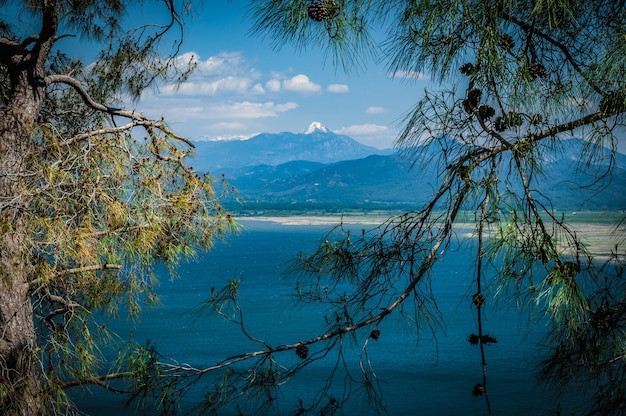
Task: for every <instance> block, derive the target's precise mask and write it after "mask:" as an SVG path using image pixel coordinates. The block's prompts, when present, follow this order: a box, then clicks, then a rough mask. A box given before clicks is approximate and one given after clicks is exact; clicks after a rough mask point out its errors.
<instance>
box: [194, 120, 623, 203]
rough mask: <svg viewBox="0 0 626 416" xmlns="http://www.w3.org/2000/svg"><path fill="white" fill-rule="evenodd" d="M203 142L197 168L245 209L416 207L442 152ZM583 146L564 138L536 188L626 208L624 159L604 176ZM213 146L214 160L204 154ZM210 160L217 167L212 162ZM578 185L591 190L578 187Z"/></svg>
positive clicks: (267, 141)
mask: <svg viewBox="0 0 626 416" xmlns="http://www.w3.org/2000/svg"><path fill="white" fill-rule="evenodd" d="M204 144H206V143H203V145H204ZM203 145H200V146H198V150H197V151H198V154H199V156H198V161H202V163H200V165H196V166H197V168H198V169H200V170H207V169H206V168H205V169H203V166H204V167H206V166H207V165H210V164H211V163H213V166H214V168H213V169H216V168H215V166H216V165H219V166H217V169H218V171H215V170H213V173H219V174H221V173H225V174H226V177H227V179H228V180H229V182H230V183H231V184H232V185H234V186H235V187H236V188H237V189H238V191H239V193H240V196H241V198H242V200H243V201H244V204H243V205H242V206H241V207H239V208H243V209H245V208H250V209H257V208H260V207H264V208H268V207H270V208H271V207H275V208H289V207H296V206H297V207H298V208H303V207H305V208H306V207H307V206H310V207H315V208H319V207H337V208H359V207H366V208H381V209H382V208H396V207H406V206H410V207H414V208H417V207H420V206H421V205H422V204H423V203H424V202H426V201H427V200H429V199H430V197H431V196H432V195H433V193H434V191H435V186H436V183H437V169H436V166H435V165H434V164H424V163H423V162H424V161H425V160H426V159H428V155H429V154H432V152H436V151H438V150H437V149H434V148H433V149H422V150H424V151H422V152H418V153H417V154H419V155H421V157H418V158H417V160H416V159H411V163H410V162H409V159H407V158H405V157H400V156H398V155H396V154H395V153H393V154H390V153H391V152H390V151H380V150H378V149H374V148H368V147H366V146H362V145H360V144H359V143H358V142H356V141H354V140H353V139H351V138H349V137H347V136H340V135H336V134H334V133H332V132H328V131H322V130H316V131H314V132H312V133H311V132H309V133H308V134H304V133H301V134H295V133H281V134H277V135H269V134H268V135H265V134H264V135H258V136H256V137H255V138H253V139H250V140H248V141H239V142H211V143H210V145H209V146H206V147H205V146H203ZM585 145H586V143H585V142H584V141H583V140H577V139H571V140H567V141H565V142H564V145H563V147H562V149H561V151H560V152H558V155H559V157H558V158H554V159H551V160H544V161H543V162H544V163H543V173H542V175H541V177H537V179H538V181H537V189H538V190H539V191H540V192H541V193H542V194H543V195H545V197H547V198H549V199H551V200H552V202H553V204H554V208H556V209H561V210H580V209H625V208H626V155H623V154H616V157H615V159H614V161H613V162H614V163H615V166H614V170H613V173H612V175H610V176H603V175H605V173H606V172H607V164H608V163H609V159H608V158H606V157H603V155H604V156H607V155H608V150H607V149H599V152H598V153H597V154H598V158H597V159H595V160H580V157H579V155H580V154H582V152H581V149H582V146H585ZM209 149H210V151H211V152H212V154H211V157H208V155H204V154H202V153H203V152H205V151H207V150H209ZM211 158H212V159H213V160H214V161H218V162H219V163H216V162H210V160H209V159H211ZM218 159H219V160H218ZM235 160H236V161H235ZM229 161H232V162H229ZM257 162H258V163H257ZM229 163H232V164H230V165H229ZM504 165H506V163H505V164H504ZM587 165H588V167H587V169H586V172H587V173H583V172H582V169H580V168H581V167H582V166H587ZM581 184H584V185H587V186H586V187H585V188H583V189H580V187H579V185H581ZM501 185H502V186H510V187H512V188H513V189H516V190H519V185H517V184H514V183H511V184H504V183H502V184H501ZM236 208H237V207H233V208H232V209H236Z"/></svg>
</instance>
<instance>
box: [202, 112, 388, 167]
mask: <svg viewBox="0 0 626 416" xmlns="http://www.w3.org/2000/svg"><path fill="white" fill-rule="evenodd" d="M194 144H195V145H196V149H195V156H194V159H193V160H192V162H191V163H192V165H193V166H194V167H195V168H196V169H198V170H200V171H210V172H213V173H221V171H222V170H224V169H230V170H232V169H238V168H241V167H249V166H257V165H269V166H276V165H280V164H283V163H287V162H291V161H294V160H307V161H310V162H318V163H334V162H338V161H342V160H351V159H360V158H363V157H366V156H369V155H373V154H391V153H393V151H392V150H380V149H376V148H374V147H370V146H365V145H363V144H361V143H359V142H357V141H356V140H354V139H352V138H350V137H348V136H344V135H340V134H335V133H333V132H332V131H330V130H328V129H326V128H325V127H323V126H322V125H321V124H319V123H313V124H312V126H310V127H309V129H308V130H307V131H306V132H305V133H290V132H282V133H275V134H274V133H262V134H258V135H256V136H254V137H252V138H250V139H248V140H233V141H197V142H194ZM217 171H219V172H217Z"/></svg>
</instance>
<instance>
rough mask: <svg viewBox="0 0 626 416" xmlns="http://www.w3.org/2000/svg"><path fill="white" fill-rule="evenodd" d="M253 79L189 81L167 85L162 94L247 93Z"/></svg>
mask: <svg viewBox="0 0 626 416" xmlns="http://www.w3.org/2000/svg"><path fill="white" fill-rule="evenodd" d="M251 83H252V80H251V79H249V78H237V77H232V76H228V77H225V78H221V79H217V80H215V81H211V82H206V81H195V80H193V81H188V82H184V83H182V84H180V85H167V86H165V87H164V88H163V89H161V91H160V92H161V94H162V95H189V96H195V95H208V96H215V95H225V94H233V93H234V94H245V93H246V92H247V91H248V89H249V87H250V84H251Z"/></svg>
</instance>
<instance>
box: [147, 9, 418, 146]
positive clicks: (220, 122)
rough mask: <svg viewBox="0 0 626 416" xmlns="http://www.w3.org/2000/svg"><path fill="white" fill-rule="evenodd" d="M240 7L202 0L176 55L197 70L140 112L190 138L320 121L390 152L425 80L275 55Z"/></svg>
mask: <svg viewBox="0 0 626 416" xmlns="http://www.w3.org/2000/svg"><path fill="white" fill-rule="evenodd" d="M246 7H247V2H246V1H243V0H239V1H237V0H233V1H226V0H211V1H210V2H205V5H204V7H203V9H202V10H200V11H199V13H198V14H197V15H196V16H194V17H193V19H191V20H188V27H187V30H186V32H185V35H184V36H185V37H184V41H183V48H182V51H181V52H182V55H181V59H184V60H188V59H194V60H195V61H196V62H197V65H198V67H197V70H196V71H195V73H194V74H193V75H192V76H191V78H190V79H189V80H188V81H187V82H186V83H184V84H183V85H182V86H180V88H178V89H176V88H174V87H173V86H171V85H170V86H168V85H165V86H162V87H161V88H159V91H150V92H148V93H146V94H144V96H143V97H142V99H141V101H140V103H139V104H138V109H139V110H141V111H143V112H144V114H146V115H147V116H151V117H161V116H163V117H165V119H166V120H168V121H169V123H170V125H171V126H172V127H173V128H174V130H175V131H176V132H177V133H179V134H182V135H184V136H186V137H188V138H190V139H192V140H216V139H232V138H249V137H251V136H253V135H255V134H258V133H279V132H283V131H290V132H295V133H297V132H304V131H305V130H306V129H307V127H308V126H309V124H311V123H312V122H313V121H318V122H320V123H322V124H323V125H324V126H325V127H326V128H328V129H330V130H332V131H333V132H335V133H339V134H345V135H348V136H350V137H352V138H353V139H355V140H357V141H359V142H361V143H363V144H366V145H369V146H373V147H377V148H389V147H392V145H393V142H394V139H395V138H396V136H397V134H398V133H399V130H400V128H401V125H402V118H403V117H404V116H405V115H406V114H407V113H408V112H409V111H410V110H411V108H412V106H413V105H415V103H416V102H417V100H418V99H419V97H420V96H421V95H422V94H423V91H424V88H425V87H426V86H427V85H428V84H429V79H428V76H427V75H423V74H420V75H418V76H413V77H402V76H395V77H391V76H390V75H389V73H388V70H387V68H386V67H385V66H384V64H379V63H378V64H377V63H376V62H370V64H369V65H368V66H367V67H366V68H364V69H363V70H361V71H358V72H354V71H353V72H350V73H346V72H344V71H343V70H342V69H336V68H335V67H334V66H333V64H332V62H330V61H328V60H325V59H324V54H323V53H322V52H321V51H320V50H318V49H315V48H310V49H308V50H304V51H296V50H295V49H294V47H293V46H292V45H285V46H284V47H282V48H281V49H280V50H279V51H276V50H275V49H273V48H272V45H271V41H270V39H262V38H261V36H260V35H252V34H250V29H251V27H252V22H251V20H249V19H248V18H247V17H246V12H247V9H246ZM325 61H327V62H325Z"/></svg>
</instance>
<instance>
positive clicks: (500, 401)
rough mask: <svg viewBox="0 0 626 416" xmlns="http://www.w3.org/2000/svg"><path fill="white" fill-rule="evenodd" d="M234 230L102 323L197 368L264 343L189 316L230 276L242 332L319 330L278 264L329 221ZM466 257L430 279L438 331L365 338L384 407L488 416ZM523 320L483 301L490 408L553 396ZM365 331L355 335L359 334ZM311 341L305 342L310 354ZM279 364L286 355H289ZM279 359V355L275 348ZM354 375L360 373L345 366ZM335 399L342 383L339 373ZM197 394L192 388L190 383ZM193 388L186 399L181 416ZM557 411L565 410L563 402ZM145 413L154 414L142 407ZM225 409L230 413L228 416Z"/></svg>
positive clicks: (300, 385)
mask: <svg viewBox="0 0 626 416" xmlns="http://www.w3.org/2000/svg"><path fill="white" fill-rule="evenodd" d="M244 225H245V229H244V231H243V233H242V234H240V235H238V236H234V237H230V238H228V240H227V242H225V243H224V244H221V243H220V244H218V245H217V246H216V247H215V249H213V250H212V251H211V252H209V253H207V254H205V255H203V256H201V257H200V258H199V259H197V261H194V262H190V263H186V264H184V265H183V266H182V267H181V269H180V272H179V274H180V276H179V278H178V279H177V280H175V281H173V282H172V281H170V280H169V279H168V278H167V277H166V276H163V277H162V282H161V285H160V287H159V289H158V293H159V294H160V299H161V302H160V304H159V305H158V306H154V307H145V308H144V310H143V313H142V317H141V319H140V321H138V322H137V323H135V324H131V323H129V322H126V321H111V322H107V326H108V327H110V328H114V329H116V330H117V331H118V332H119V333H120V335H121V336H127V335H128V334H129V333H131V332H132V334H133V338H134V339H135V340H137V341H138V342H142V340H145V339H149V340H151V343H152V344H153V345H156V346H157V347H158V350H159V351H160V352H161V353H162V354H163V355H165V356H169V357H173V358H175V359H176V360H178V361H179V362H181V363H189V364H192V365H194V366H197V367H204V366H210V365H212V364H214V363H215V362H217V361H218V360H220V359H222V358H225V357H228V356H231V355H234V354H238V353H243V352H247V351H251V350H259V349H262V348H261V347H260V346H259V345H258V344H253V343H251V342H250V341H249V340H246V339H245V338H244V337H243V336H242V334H241V332H240V331H239V330H238V328H237V327H236V326H235V325H232V324H229V323H228V322H226V321H224V320H223V319H221V318H219V317H217V316H215V315H211V316H203V315H198V313H197V312H198V310H199V307H200V305H202V303H203V302H204V300H205V299H207V298H208V297H209V294H210V290H211V288H212V287H216V288H219V287H222V286H223V285H224V284H225V283H226V282H227V281H228V280H230V279H233V278H240V279H242V285H241V287H240V290H241V292H240V299H239V300H240V303H241V306H242V308H243V310H244V314H245V315H244V316H245V319H246V325H247V328H248V331H249V332H250V333H251V335H253V336H255V337H257V338H261V339H263V340H266V341H268V342H269V343H270V344H272V345H279V344H290V343H294V342H297V341H300V340H306V339H309V338H312V337H314V336H316V335H319V334H320V332H319V331H320V329H321V328H322V326H323V322H324V321H323V314H324V310H322V309H320V308H318V307H310V306H307V307H300V306H298V307H295V306H294V305H295V304H294V300H293V298H292V297H291V295H292V294H293V293H294V291H293V287H294V283H295V280H296V279H295V278H294V277H290V276H288V275H285V270H286V267H287V266H288V265H289V263H290V261H292V260H293V259H294V257H295V256H296V254H297V253H298V252H299V251H301V250H302V251H307V250H310V249H312V248H313V247H314V246H315V244H316V243H318V242H319V241H320V239H322V238H323V235H324V233H325V232H326V231H328V229H329V226H293V225H280V224H275V223H269V222H260V221H247V222H244ZM472 272H473V269H472V263H471V258H470V257H469V256H468V255H467V253H466V252H464V251H462V250H459V251H457V252H455V251H453V250H452V251H450V252H448V253H447V254H446V260H445V261H444V262H442V263H441V264H439V265H437V267H436V269H435V271H434V275H433V291H434V293H435V295H436V296H437V300H438V305H439V308H440V310H441V312H442V314H443V318H444V320H445V328H443V329H440V330H438V331H437V333H436V334H435V335H434V336H433V334H432V333H431V332H430V331H429V330H427V329H426V330H421V331H419V332H416V330H415V328H414V327H413V326H411V325H410V324H407V323H406V321H404V320H403V319H402V318H400V317H398V316H397V315H392V316H390V317H388V318H387V320H386V322H384V323H383V325H382V326H381V328H380V329H381V336H380V339H379V340H378V341H376V342H374V341H372V340H370V342H369V346H368V352H369V355H370V359H371V361H372V364H373V367H374V370H375V372H376V374H377V376H378V377H379V379H381V380H383V381H384V384H383V389H384V391H383V394H384V403H385V404H386V406H387V410H388V413H389V414H390V415H417V414H422V415H486V414H487V409H486V405H485V400H484V398H476V397H473V396H472V388H473V386H474V385H475V384H476V383H480V382H481V381H482V368H481V365H480V361H481V358H480V351H479V348H478V347H476V346H472V345H470V344H469V342H468V341H467V337H468V335H469V334H471V333H473V332H474V333H476V332H477V329H476V321H475V317H474V313H473V310H472V308H471V307H470V304H471V294H472V293H474V290H472V287H471V286H470V287H468V285H471V276H472ZM526 324H527V320H526V316H525V315H524V314H521V313H519V312H517V311H516V310H514V309H513V308H503V309H502V310H491V309H487V310H486V314H485V320H484V325H485V330H484V331H485V332H487V333H489V334H490V335H493V336H495V337H496V338H497V339H498V343H497V344H494V345H490V346H488V348H487V357H486V359H487V363H488V366H487V371H488V386H489V393H490V395H489V398H490V402H491V408H492V414H494V415H543V414H546V415H547V414H555V413H554V410H555V409H556V403H555V401H554V400H553V399H554V397H553V394H552V393H551V392H549V391H544V390H542V389H541V388H539V387H537V385H538V384H537V380H536V378H535V376H534V372H535V365H536V363H537V362H538V360H539V359H541V358H542V357H544V356H545V355H546V353H547V351H546V350H545V349H543V348H542V347H541V345H540V343H541V338H542V335H543V334H544V333H545V328H543V327H542V326H541V325H538V326H537V327H535V328H534V330H533V331H531V332H530V333H528V331H527V328H526V327H527V325H526ZM366 337H367V334H360V335H359V341H361V343H362V341H364V340H365V339H366ZM360 345H361V344H360V343H358V342H357V343H355V344H353V346H352V347H351V348H347V349H346V351H347V354H346V356H347V358H348V360H349V361H350V362H351V363H353V364H354V365H356V364H357V363H358V359H359V354H360ZM314 348H315V347H311V349H312V350H313V349H314ZM286 354H289V356H288V357H286V361H287V362H293V361H294V357H293V355H294V353H293V351H291V352H287V353H286ZM278 358H279V359H280V356H278ZM334 364H335V360H334V359H333V358H330V359H327V360H326V361H324V362H317V363H316V364H315V365H314V366H312V367H311V368H309V369H305V370H304V372H303V373H301V374H300V375H298V376H297V377H295V378H294V379H293V380H292V381H291V382H290V383H288V384H287V385H286V386H285V389H284V391H283V392H282V393H281V395H280V396H279V397H280V410H282V411H284V413H285V414H293V410H294V406H295V404H296V403H297V399H298V398H301V397H302V398H307V397H308V398H311V397H313V395H314V394H315V393H316V392H317V391H318V388H319V387H320V386H321V385H322V383H324V382H325V381H326V379H327V377H328V375H329V374H330V371H331V370H332V368H333V366H334ZM354 374H355V375H358V374H359V373H358V371H357V372H355V373H354ZM335 387H336V388H337V389H338V390H337V391H338V393H337V394H338V395H341V393H340V392H341V388H342V387H343V379H342V378H340V379H339V380H337V383H336V386H335ZM193 393H196V394H198V395H200V394H201V391H197V392H196V391H194V392H193ZM74 395H75V396H74V397H75V398H76V403H77V404H78V405H79V406H80V410H81V411H82V412H84V413H87V414H91V415H94V416H96V415H133V414H136V413H137V412H136V411H135V410H134V409H133V408H130V409H127V408H125V407H124V406H123V398H120V397H119V396H116V395H114V394H112V393H107V392H103V391H102V390H99V389H95V390H94V389H92V390H91V391H90V392H74ZM201 398H202V397H201V396H199V397H194V395H193V394H191V395H188V396H186V397H185V402H184V403H183V414H184V413H186V412H187V411H188V409H189V407H188V406H191V405H193V404H195V403H196V401H198V400H201ZM561 409H562V410H563V413H562V414H570V413H572V411H571V410H568V409H569V408H568V406H567V403H561ZM343 411H344V413H343V414H346V415H365V414H370V413H371V407H370V406H369V405H368V404H367V402H366V400H365V399H364V396H363V395H362V394H360V392H359V391H356V392H355V395H354V397H353V399H352V401H350V402H349V403H348V404H347V405H346V406H345V407H344V408H343ZM147 413H148V414H151V411H148V412H147ZM225 414H228V413H225Z"/></svg>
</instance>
